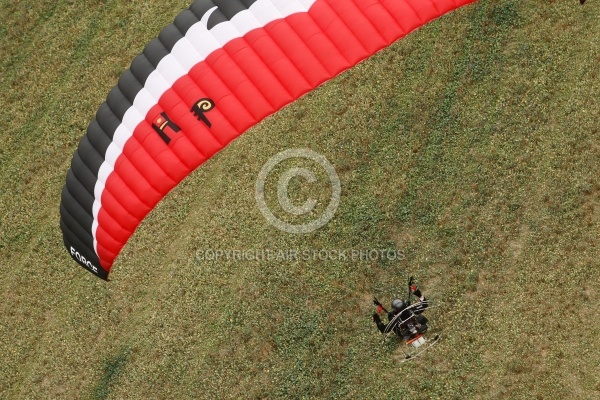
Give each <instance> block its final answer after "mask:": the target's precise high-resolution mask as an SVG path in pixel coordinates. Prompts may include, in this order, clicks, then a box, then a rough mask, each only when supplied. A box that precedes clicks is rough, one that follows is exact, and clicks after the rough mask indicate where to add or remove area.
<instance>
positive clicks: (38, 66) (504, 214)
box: [0, 0, 600, 400]
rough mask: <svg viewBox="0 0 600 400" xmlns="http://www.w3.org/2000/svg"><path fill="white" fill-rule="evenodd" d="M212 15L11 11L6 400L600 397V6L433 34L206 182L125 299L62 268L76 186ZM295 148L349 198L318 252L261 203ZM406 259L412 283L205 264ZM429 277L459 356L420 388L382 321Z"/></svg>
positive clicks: (179, 210)
mask: <svg viewBox="0 0 600 400" xmlns="http://www.w3.org/2000/svg"><path fill="white" fill-rule="evenodd" d="M188 4H189V2H188V1H177V2H171V3H170V4H165V3H164V2H159V1H132V2H118V1H113V0H85V1H70V0H53V1H46V0H42V1H31V0H20V1H17V2H9V1H6V0H0V15H1V16H2V19H1V22H0V51H1V54H2V55H1V56H0V68H1V75H0V103H1V107H0V120H1V121H3V123H4V124H5V128H4V129H2V130H1V131H0V139H1V142H0V143H1V144H0V165H1V170H0V265H1V275H0V290H1V297H0V299H1V300H0V315H1V316H0V357H1V358H0V399H1V400H8V399H188V398H190V399H191V398H194V399H226V398H248V399H251V398H273V399H274V398H285V399H316V398H344V399H388V398H389V399H391V398H412V399H444V400H447V399H567V398H568V399H598V398H600V379H599V378H598V377H599V376H600V313H599V310H600V291H599V287H600V268H599V262H598V260H599V259H600V251H599V248H598V237H599V234H600V181H599V176H600V140H599V132H598V128H599V125H600V123H599V122H600V100H599V99H600V84H599V82H600V24H598V20H599V18H600V5H599V4H598V2H597V1H594V0H590V1H588V2H587V3H586V4H585V6H583V7H582V6H580V5H579V3H578V2H577V1H575V0H573V1H541V0H535V1H530V2H524V1H514V0H506V1H491V0H490V1H486V0H483V1H481V2H478V3H477V4H474V5H471V6H467V7H465V8H463V9H460V10H458V11H456V12H454V13H451V14H449V15H446V16H444V17H442V18H441V19H439V20H437V21H434V22H433V23H431V24H429V25H427V26H425V27H423V28H422V29H420V30H418V31H417V32H414V33H413V34H411V35H409V36H408V37H406V38H405V39H403V40H401V41H400V42H398V43H396V44H395V45H393V46H391V47H390V48H388V49H386V50H385V51H383V52H381V53H379V54H377V55H376V56H374V57H373V58H371V59H369V60H368V61H366V62H364V63H362V64H360V65H359V66H357V67H356V68H354V69H352V70H350V71H348V72H346V73H344V74H342V75H341V76H339V77H337V78H336V79H334V80H332V81H331V82H329V83H327V84H326V85H324V86H322V87H321V88H319V89H318V90H316V91H314V92H312V93H310V94H308V95H306V96H305V97H303V98H302V99H300V100H299V101H297V102H295V103H294V104H292V105H290V106H288V107H286V108H285V109H284V110H282V111H281V112H279V113H277V114H276V115H275V116H272V117H270V118H268V119H267V120H265V121H264V122H263V123H261V124H260V125H259V126H256V127H255V128H253V129H251V130H250V131H249V132H247V133H246V134H244V135H243V136H242V137H240V138H239V139H238V140H236V141H235V142H234V143H232V144H231V145H230V146H229V147H227V148H226V149H225V150H223V151H222V152H221V153H219V154H218V155H217V156H215V157H214V158H213V159H211V160H210V161H209V162H207V163H206V164H205V165H204V166H203V167H201V168H200V169H198V170H197V171H196V172H194V173H193V174H192V175H190V176H189V177H188V178H187V179H186V180H185V181H184V182H182V184H181V185H180V186H178V187H177V188H176V189H175V190H173V191H172V192H171V193H170V194H169V195H168V196H167V197H166V198H165V199H164V200H163V201H162V202H161V203H160V204H159V205H158V206H157V207H156V209H155V210H153V211H152V212H151V213H150V215H149V216H148V217H147V219H146V220H144V222H143V223H142V225H141V226H140V228H139V229H138V231H137V232H136V233H135V235H134V236H133V237H132V239H131V240H130V241H129V243H128V244H127V245H126V246H125V248H124V250H123V252H122V253H121V255H120V256H119V258H118V259H117V262H116V264H115V267H114V268H113V270H112V273H111V280H112V281H111V282H109V283H106V282H104V281H101V280H100V279H97V278H95V277H94V276H92V275H91V274H89V273H87V272H85V271H84V270H83V269H82V268H80V267H78V266H77V265H76V264H75V263H74V262H73V261H72V260H71V259H70V257H69V255H68V254H67V252H66V250H65V249H64V246H63V244H62V238H61V232H60V229H59V226H58V221H59V212H58V205H59V202H60V192H61V189H62V186H63V185H64V181H65V174H66V171H67V169H68V168H69V165H70V160H71V157H72V155H73V152H74V151H75V149H76V147H77V144H78V142H79V139H80V138H81V136H82V135H83V134H84V132H85V129H86V127H87V124H88V123H89V121H90V120H91V118H92V117H93V115H94V112H95V110H96V109H97V107H98V106H99V105H100V103H101V102H102V101H103V99H104V98H105V96H106V94H107V93H108V91H109V89H110V88H111V87H112V86H113V85H114V84H115V82H116V80H117V78H118V77H119V75H120V73H122V72H123V71H124V70H125V69H126V68H127V67H128V65H129V62H130V61H131V59H133V57H134V56H135V55H136V54H138V53H139V52H140V51H141V50H142V48H143V45H144V44H145V43H146V42H148V41H149V40H150V39H152V38H153V37H155V36H156V35H157V33H158V32H159V31H160V29H161V28H162V27H163V26H164V25H166V24H167V23H169V22H170V21H171V20H172V19H173V18H174V16H175V15H176V14H177V13H178V12H179V11H181V10H182V9H183V8H185V7H186V6H187V5H188ZM289 148H310V149H312V150H314V151H316V152H319V153H321V154H323V155H325V156H326V157H327V159H328V160H329V161H330V162H331V163H332V164H333V165H334V167H335V169H336V171H337V173H338V175H339V177H340V180H341V185H342V196H341V202H340V206H339V208H338V210H337V212H336V214H335V216H334V218H333V220H332V221H331V222H330V223H329V224H327V225H326V226H324V227H323V228H321V229H319V230H317V231H315V232H313V233H310V234H305V235H292V234H288V233H284V232H281V231H279V230H277V229H276V228H274V227H273V226H271V225H269V224H268V223H267V222H266V220H265V218H264V217H263V216H262V214H261V213H260V211H259V209H258V207H257V205H256V201H255V197H254V185H255V182H256V178H257V175H258V173H259V171H260V170H261V168H262V166H263V165H264V163H265V162H266V161H267V160H268V159H269V158H270V157H271V156H273V155H275V154H276V153H278V152H280V151H282V150H285V149H289ZM320 178H322V177H319V180H320V181H321V180H322V179H320ZM271 186H272V185H271ZM271 186H268V187H267V189H266V190H267V192H268V193H271V194H273V191H274V190H275V189H274V188H273V187H271ZM311 188H312V186H306V185H297V184H296V185H295V186H294V185H293V186H292V189H294V190H293V191H292V192H291V194H290V195H291V196H292V197H293V198H294V199H296V200H299V201H303V200H302V199H305V198H306V197H307V196H312V195H313V193H312V192H311ZM325 189H326V188H323V191H324V190H325ZM323 193H325V191H324V192H323ZM321 194H322V193H321ZM319 199H320V200H322V199H321V197H319ZM322 203H323V202H322V201H321V204H320V205H319V206H318V207H322V206H323V204H322ZM317 211H318V209H317ZM390 248H391V249H398V250H400V251H401V252H402V254H403V257H402V258H403V259H402V260H400V261H398V260H396V261H392V260H381V259H380V260H372V261H361V260H358V261H355V262H350V261H344V260H332V259H326V260H322V259H319V258H318V257H317V258H315V259H311V260H310V261H304V260H277V259H269V260H260V261H252V260H244V261H239V260H238V261H236V260H219V261H218V262H216V261H211V260H207V259H206V257H201V256H200V255H205V254H207V251H210V250H214V249H238V250H244V249H249V250H252V249H259V250H260V249H263V250H264V249H268V250H272V251H287V250H319V249H329V250H336V249H337V250H342V249H390ZM409 275H414V276H415V277H416V278H417V280H418V281H419V283H420V286H421V288H422V289H423V291H424V292H425V294H426V295H427V296H428V297H429V298H430V299H431V300H432V301H433V302H434V303H435V304H436V305H437V307H436V308H435V309H432V310H431V312H430V313H429V314H428V316H429V317H430V319H431V320H432V327H435V329H437V330H439V331H441V332H442V335H443V336H442V337H443V339H442V340H441V342H440V343H439V345H438V346H437V347H436V348H435V349H434V350H432V351H430V352H429V353H427V354H426V355H425V356H423V358H420V359H419V360H418V362H412V363H405V364H400V363H399V360H400V358H401V356H402V351H401V349H400V348H399V345H398V343H394V342H391V343H388V344H387V345H384V346H382V345H381V337H380V335H379V333H378V332H377V330H376V328H375V326H374V324H373V323H372V320H371V314H372V312H373V306H372V303H371V299H372V297H373V296H374V295H375V296H377V297H379V298H380V299H382V300H385V302H386V303H387V302H389V301H391V299H392V298H394V297H395V296H401V295H403V294H404V292H405V284H406V278H407V276H409Z"/></svg>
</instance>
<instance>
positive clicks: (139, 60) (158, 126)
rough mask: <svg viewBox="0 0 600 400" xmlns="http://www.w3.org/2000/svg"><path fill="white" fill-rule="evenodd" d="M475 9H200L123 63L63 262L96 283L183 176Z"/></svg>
mask: <svg viewBox="0 0 600 400" xmlns="http://www.w3.org/2000/svg"><path fill="white" fill-rule="evenodd" d="M473 1H475V0H196V1H194V2H193V3H192V5H191V6H190V7H189V9H187V10H185V11H183V12H181V13H180V14H179V15H178V16H177V18H176V19H175V21H174V22H173V23H172V24H170V25H168V26H167V27H165V28H164V29H163V30H162V31H161V32H160V34H159V36H158V38H156V39H154V40H153V41H151V42H150V43H149V44H148V45H147V46H146V47H145V48H144V51H143V53H142V54H140V55H139V56H137V57H136V58H135V59H134V60H133V62H132V63H131V66H130V68H129V69H128V70H127V71H126V72H125V73H124V74H123V75H122V76H121V77H120V78H119V81H118V84H117V85H116V86H115V87H114V88H113V89H112V90H111V91H110V93H109V94H108V97H107V99H106V101H105V102H104V103H103V104H102V105H101V106H100V108H99V109H98V111H97V113H96V117H95V119H94V120H93V121H92V122H91V123H90V125H89V127H88V129H87V132H86V134H85V136H84V137H83V139H82V140H81V142H80V144H79V147H78V149H77V151H76V152H75V155H74V156H73V160H72V164H71V168H70V169H69V171H68V173H67V179H66V185H65V187H64V189H63V191H62V199H61V205H60V215H61V222H60V225H61V229H62V232H63V239H64V243H65V246H66V248H67V251H68V252H69V254H70V255H71V256H72V257H73V259H75V261H77V262H78V263H79V264H80V265H82V266H84V267H85V268H86V269H88V270H89V271H91V272H93V273H95V274H96V275H98V276H99V277H101V278H103V279H108V273H109V271H110V268H111V266H112V264H113V262H114V260H115V258H116V257H117V255H118V254H119V252H120V250H121V249H122V247H123V246H124V245H125V243H126V242H127V240H128V239H129V238H130V237H131V235H132V234H133V232H134V231H135V229H136V227H137V226H138V225H139V224H140V222H141V221H142V219H143V218H144V217H145V216H146V215H147V214H148V212H150V210H152V208H153V207H154V206H155V205H156V204H157V203H158V202H159V201H160V200H161V199H162V198H163V197H164V196H165V195H166V194H167V193H168V192H169V191H170V190H171V189H172V188H173V187H175V186H176V185H177V184H178V183H179V182H180V181H181V180H182V179H183V178H184V177H185V176H187V175H188V174H189V173H190V172H191V171H193V170H194V169H196V168H197V167H198V166H199V165H201V164H202V163H203V162H204V161H206V160H207V159H208V158H210V157H211V156H212V155H214V154H215V153H216V152H218V151H219V150H221V149H222V148H223V147H225V146H226V145H227V144H228V143H229V142H231V141H232V140H233V139H235V138H236V137H237V136H239V135H240V134H242V133H243V132H244V131H246V130H247V129H248V128H250V127H252V126H253V125H255V124H257V123H258V122H259V121H261V120H262V119H264V118H265V117H267V116H268V115H270V114H272V113H274V112H276V111H277V110H279V109H281V108H282V107H283V106H285V105H286V104H288V103H290V102H292V101H294V100H295V99H297V98H299V97H300V96H302V95H303V94H305V93H307V92H309V91H311V90H313V89H314V88H316V87H317V86H319V85H320V84H322V83H323V82H325V81H327V80H329V79H331V78H333V77H334V76H336V75H338V74H339V73H341V72H343V71H344V70H346V69H348V68H351V67H352V66H353V65H355V64H357V63H358V62H360V61H361V60H364V59H365V58H367V57H369V56H371V55H372V54H374V53H375V52H377V51H378V50H380V49H382V48H384V47H386V46H388V45H389V44H391V43H393V42H394V41H396V40H398V39H399V38H401V37H403V36H404V35H406V34H408V33H409V32H411V31H412V30H414V29H416V28H418V27H420V26H421V25H423V24H425V23H427V22H428V21H430V20H432V19H434V18H437V17H439V16H440V15H442V14H444V13H446V12H449V11H451V10H453V9H455V8H457V7H460V6H462V5H465V4H467V3H471V2H473Z"/></svg>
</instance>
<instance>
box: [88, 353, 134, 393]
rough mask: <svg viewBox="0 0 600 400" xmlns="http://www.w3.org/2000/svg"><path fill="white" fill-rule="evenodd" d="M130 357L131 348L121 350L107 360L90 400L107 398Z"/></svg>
mask: <svg viewBox="0 0 600 400" xmlns="http://www.w3.org/2000/svg"><path fill="white" fill-rule="evenodd" d="M130 355H131V347H129V346H127V347H125V348H123V349H122V350H121V351H120V352H119V353H118V354H117V355H116V356H114V357H112V358H111V359H109V360H108V361H107V362H106V364H105V365H104V372H103V374H102V378H101V379H100V382H98V385H97V386H96V387H95V388H94V392H93V394H92V398H93V399H96V400H104V399H106V398H108V395H109V394H110V391H111V389H112V388H113V386H114V385H115V383H116V381H117V380H118V379H119V377H120V376H121V374H122V372H123V370H124V369H125V365H126V364H127V362H128V361H129V356H130Z"/></svg>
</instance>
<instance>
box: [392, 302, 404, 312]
mask: <svg viewBox="0 0 600 400" xmlns="http://www.w3.org/2000/svg"><path fill="white" fill-rule="evenodd" d="M392 308H393V309H394V310H396V311H402V310H404V308H406V304H404V302H403V301H402V300H400V299H396V300H394V301H392Z"/></svg>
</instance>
